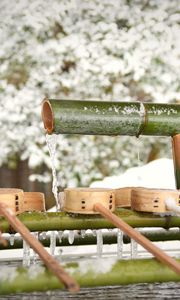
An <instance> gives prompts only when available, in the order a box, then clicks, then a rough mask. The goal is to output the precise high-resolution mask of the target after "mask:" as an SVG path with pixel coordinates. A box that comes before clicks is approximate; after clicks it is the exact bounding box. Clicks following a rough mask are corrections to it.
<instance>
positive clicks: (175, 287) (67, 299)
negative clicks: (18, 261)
mask: <svg viewBox="0 0 180 300" xmlns="http://www.w3.org/2000/svg"><path fill="white" fill-rule="evenodd" d="M179 295H180V284H179V282H168V283H167V282H166V283H154V284H152V283H151V284H131V285H127V286H107V287H96V288H82V289H81V290H80V292H79V293H78V294H76V295H73V294H69V293H68V292H66V291H59V290H56V291H48V292H33V293H31V294H28V293H19V294H16V295H8V296H1V300H20V299H23V300H30V299H31V300H59V299H61V300H81V299H83V300H85V299H88V300H95V299H97V300H114V299H118V300H124V299H127V300H128V299H133V300H134V299H141V300H144V299H151V300H153V299H158V300H159V299H163V300H164V299H171V300H172V299H177V300H179Z"/></svg>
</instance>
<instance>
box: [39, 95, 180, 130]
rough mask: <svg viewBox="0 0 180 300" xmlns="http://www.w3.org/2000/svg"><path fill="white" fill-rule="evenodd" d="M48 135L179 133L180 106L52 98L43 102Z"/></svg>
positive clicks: (43, 113) (43, 114)
mask: <svg viewBox="0 0 180 300" xmlns="http://www.w3.org/2000/svg"><path fill="white" fill-rule="evenodd" d="M42 119H43V122H44V127H45V129H46V131H47V133H48V134H52V133H56V134H89V135H90V134H94V135H114V136H115V135H129V136H139V135H154V136H174V135H176V134H179V133H180V105H178V104H160V103H140V102H108V101H106V102H105V101H79V100H78V101H77V100H76V101H74V100H51V99H50V100H49V99H45V100H44V101H43V104H42Z"/></svg>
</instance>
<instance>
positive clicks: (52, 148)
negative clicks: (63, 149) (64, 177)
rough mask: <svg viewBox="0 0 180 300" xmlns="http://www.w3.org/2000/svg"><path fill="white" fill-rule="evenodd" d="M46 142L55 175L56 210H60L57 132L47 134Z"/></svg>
mask: <svg viewBox="0 0 180 300" xmlns="http://www.w3.org/2000/svg"><path fill="white" fill-rule="evenodd" d="M46 142H47V146H48V149H49V155H50V159H51V167H52V176H53V182H52V192H53V195H54V198H55V200H56V210H57V211H59V210H60V209H61V207H60V203H59V198H58V180H57V173H56V165H55V161H56V146H57V135H56V134H52V135H49V134H46Z"/></svg>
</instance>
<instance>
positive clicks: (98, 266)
mask: <svg viewBox="0 0 180 300" xmlns="http://www.w3.org/2000/svg"><path fill="white" fill-rule="evenodd" d="M116 261H117V258H116V257H108V258H106V260H104V259H103V258H97V259H92V260H89V261H88V260H79V272H80V273H81V274H86V273H88V272H93V273H95V274H104V273H107V272H110V271H111V270H112V267H113V265H114V264H115V263H116ZM68 271H69V269H68ZM71 271H73V272H74V271H75V269H72V270H70V272H71Z"/></svg>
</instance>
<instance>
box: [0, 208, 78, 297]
mask: <svg viewBox="0 0 180 300" xmlns="http://www.w3.org/2000/svg"><path fill="white" fill-rule="evenodd" d="M0 212H1V213H2V214H3V215H4V216H5V218H6V219H7V220H8V222H9V223H10V225H11V226H12V227H13V228H14V229H15V230H16V231H17V232H19V233H20V234H21V236H22V237H23V239H24V240H25V241H26V242H27V243H28V244H29V245H30V246H31V248H32V249H33V250H34V251H35V252H36V253H37V254H38V255H39V257H40V258H41V259H42V261H43V262H44V263H45V264H46V266H47V267H48V268H49V270H51V271H52V272H53V273H54V274H55V275H56V277H57V278H58V279H59V280H60V281H62V282H63V284H64V285H65V286H66V287H67V288H68V290H69V291H70V292H78V291H79V285H78V284H77V282H76V281H75V280H74V279H73V278H72V277H71V276H69V274H68V273H67V272H66V271H65V270H64V268H62V267H61V266H60V265H59V263H58V262H57V261H56V260H55V258H54V257H53V256H51V255H50V254H49V253H48V252H47V251H46V250H45V249H44V247H43V246H42V244H41V243H40V242H39V241H38V240H37V239H36V238H35V237H34V236H33V235H31V233H30V231H29V230H28V229H27V228H26V226H24V224H23V223H21V221H19V219H18V218H17V217H16V215H15V214H14V212H13V211H12V210H11V209H10V208H9V207H8V206H7V205H5V204H4V203H0Z"/></svg>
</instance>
